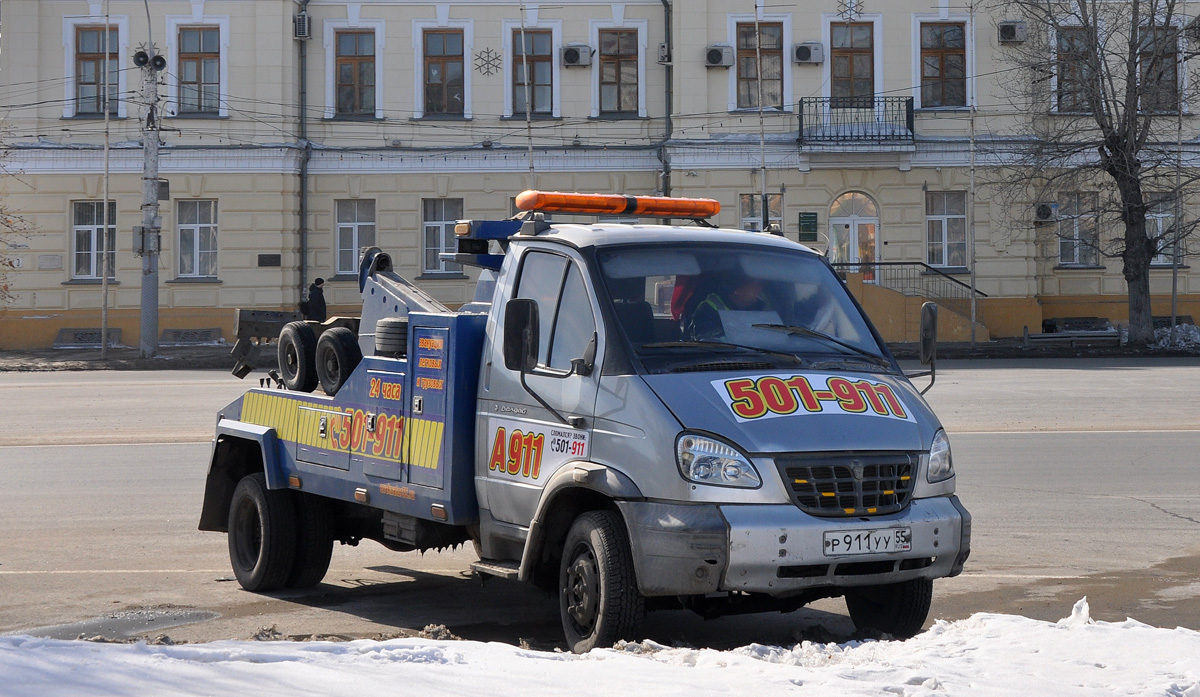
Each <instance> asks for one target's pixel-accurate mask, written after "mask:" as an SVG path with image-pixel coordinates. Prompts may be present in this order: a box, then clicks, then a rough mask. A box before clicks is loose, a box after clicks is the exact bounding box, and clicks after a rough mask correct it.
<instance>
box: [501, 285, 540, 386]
mask: <svg viewBox="0 0 1200 697" xmlns="http://www.w3.org/2000/svg"><path fill="white" fill-rule="evenodd" d="M540 329H541V321H540V319H539V318H538V306H537V302H536V301H534V300H530V299H528V298H515V299H513V300H509V301H508V304H507V305H506V306H505V307H504V367H505V368H508V369H509V370H517V371H520V372H521V373H527V372H529V371H531V370H533V369H534V367H536V366H537V352H538V344H539V343H540V337H539V336H538V331H539V330H540Z"/></svg>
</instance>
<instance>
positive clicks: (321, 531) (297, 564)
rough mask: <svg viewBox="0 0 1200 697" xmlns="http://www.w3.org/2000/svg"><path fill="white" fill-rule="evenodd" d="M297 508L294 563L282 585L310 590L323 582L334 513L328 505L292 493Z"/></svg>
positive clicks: (327, 503)
mask: <svg viewBox="0 0 1200 697" xmlns="http://www.w3.org/2000/svg"><path fill="white" fill-rule="evenodd" d="M292 494H293V497H292V502H293V504H294V505H295V508H296V559H295V561H294V562H293V563H292V573H291V575H290V576H288V580H287V582H286V583H285V584H284V585H286V586H287V587H288V588H312V587H313V586H315V585H317V584H318V583H320V582H321V579H323V578H325V572H327V571H329V560H330V558H331V557H332V556H333V512H332V511H331V510H330V509H329V502H328V501H326V500H325V499H323V498H321V497H320V496H314V495H313V494H307V493H304V492H302V491H293V492H292Z"/></svg>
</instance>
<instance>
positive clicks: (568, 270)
mask: <svg viewBox="0 0 1200 697" xmlns="http://www.w3.org/2000/svg"><path fill="white" fill-rule="evenodd" d="M539 257H547V258H548V261H558V262H561V264H562V267H561V268H562V271H561V275H559V277H558V278H557V284H556V289H555V291H554V295H553V298H552V299H549V298H548V300H550V302H552V304H553V307H552V308H548V309H550V310H551V312H545V311H543V308H542V304H541V302H540V301H539V299H538V298H536V297H531V296H530V295H523V294H522V293H523V292H526V291H525V290H524V289H523V287H522V286H523V284H524V280H525V278H526V271H527V265H528V264H529V263H530V261H531V260H534V259H537V258H539ZM541 278H542V279H544V280H546V281H551V282H553V281H555V279H554V278H545V277H544V276H543V277H541ZM573 279H574V280H577V281H578V282H577V283H575V284H573V285H574V288H575V292H580V291H581V292H582V298H581V300H582V302H583V305H585V306H586V308H587V311H588V318H589V319H590V320H591V322H590V326H591V329H592V332H593V333H594V334H595V335H596V337H597V341H599V336H600V321H599V319H598V317H599V315H598V314H597V312H596V310H597V307H596V302H595V298H594V297H593V296H592V289H590V288H589V287H588V283H587V280H586V279H587V276H586V275H585V273H584V271H583V269H582V268H581V267H580V266H579V264H577V263H576V261H575V259H574V258H572V257H571V256H570V255H567V254H563V253H561V252H558V251H554V250H549V249H544V248H533V249H530V250H529V251H527V252H525V254H523V255H522V256H521V265H520V269H519V272H518V275H517V280H516V283H515V284H514V285H513V295H512V297H513V299H530V300H534V302H537V304H538V317H539V322H540V326H539V327H538V336H539V340H540V341H539V345H538V355H537V367H538V368H543V369H549V370H553V371H558V374H559V375H563V374H564V373H566V372H567V371H569V370H570V369H571V360H573V359H576V358H580V357H581V356H582V352H583V350H584V349H585V348H586V346H587V344H588V343H590V341H591V336H588V334H587V332H586V330H585V331H584V332H582V333H574V334H564V336H567V341H571V340H572V339H583V341H582V347H581V348H580V351H579V354H578V355H576V354H575V352H574V351H571V352H569V353H568V354H566V355H567V357H566V358H563V357H562V356H561V355H556V351H555V350H556V349H558V350H559V352H561V351H563V350H567V349H570V348H573V347H572V346H570V344H567V346H565V347H563V346H560V345H559V341H560V338H561V337H560V329H563V327H562V326H560V325H561V324H562V322H563V319H564V314H563V302H564V301H565V300H566V298H567V291H568V290H569V286H571V285H572V280H573ZM577 316H578V315H575V314H571V313H568V315H566V317H568V320H567V321H569V318H570V317H577ZM555 363H559V364H558V365H555Z"/></svg>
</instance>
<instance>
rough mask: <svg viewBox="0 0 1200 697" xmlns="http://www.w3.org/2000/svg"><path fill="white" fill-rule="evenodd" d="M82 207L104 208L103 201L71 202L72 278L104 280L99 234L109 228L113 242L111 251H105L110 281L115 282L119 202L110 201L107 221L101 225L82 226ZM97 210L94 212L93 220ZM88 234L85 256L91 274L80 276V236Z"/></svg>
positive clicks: (109, 239)
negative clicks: (80, 214)
mask: <svg viewBox="0 0 1200 697" xmlns="http://www.w3.org/2000/svg"><path fill="white" fill-rule="evenodd" d="M80 205H90V206H93V208H95V207H103V206H104V203H103V201H95V200H91V199H86V200H76V201H71V278H72V279H73V280H87V281H93V280H94V281H100V280H102V279H103V277H102V275H101V274H102V273H103V268H102V267H103V265H102V263H101V261H100V259H99V257H100V254H101V250H100V249H99V247H100V245H99V244H98V242H99V239H98V238H99V237H100V236H101V235H99V232H100V230H101V229H103V228H105V227H107V228H108V240H107V242H111V249H105V250H104V252H107V256H108V258H109V264H108V271H109V275H108V279H109V280H110V281H112V280H114V279H115V278H116V275H117V245H116V242H117V202H116V201H115V200H113V199H109V201H108V205H107V207H106V208H107V211H106V215H107V221H106V223H100V224H99V225H97V224H95V223H92V224H90V225H84V224H80V223H79V222H78V213H79V206H80ZM94 216H95V210H93V218H94ZM81 232H82V233H88V240H89V248H88V250H87V251H86V252H84V253H85V254H87V255H88V271H89V273H86V274H80V273H79V272H78V271H79V256H80V250H79V234H80V233H81Z"/></svg>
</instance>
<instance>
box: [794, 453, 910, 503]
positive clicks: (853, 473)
mask: <svg viewBox="0 0 1200 697" xmlns="http://www.w3.org/2000/svg"><path fill="white" fill-rule="evenodd" d="M919 461H920V457H919V456H918V455H917V454H915V453H903V452H841V453H813V454H800V455H783V456H779V457H776V458H775V464H776V465H777V466H778V467H779V471H780V473H781V474H782V475H783V480H784V482H786V483H787V486H788V490H789V491H790V492H791V495H792V502H793V503H795V504H796V505H797V506H798V507H799V508H800V510H802V511H804V512H805V513H809V514H812V515H817V516H826V517H839V516H840V517H848V516H864V515H887V514H889V513H896V512H898V511H902V510H904V509H905V508H906V507H907V506H908V504H909V502H910V501H912V491H913V485H914V484H915V482H916V479H915V478H916V474H917V463H918V462H919Z"/></svg>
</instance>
